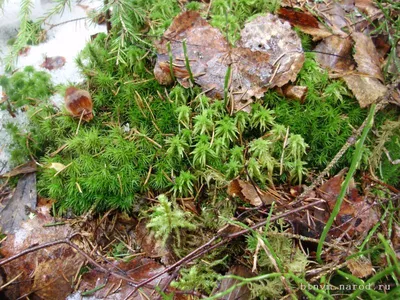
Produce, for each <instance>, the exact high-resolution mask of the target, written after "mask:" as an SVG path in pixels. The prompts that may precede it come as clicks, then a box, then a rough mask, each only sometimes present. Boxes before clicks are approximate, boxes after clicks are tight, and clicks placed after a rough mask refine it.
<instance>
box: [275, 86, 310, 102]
mask: <svg viewBox="0 0 400 300" xmlns="http://www.w3.org/2000/svg"><path fill="white" fill-rule="evenodd" d="M276 91H277V92H278V93H279V94H281V95H283V96H285V97H286V98H288V99H292V100H297V101H299V102H300V103H303V102H304V100H305V99H306V97H307V92H308V87H306V86H299V85H292V84H287V85H285V86H283V87H282V88H277V89H276Z"/></svg>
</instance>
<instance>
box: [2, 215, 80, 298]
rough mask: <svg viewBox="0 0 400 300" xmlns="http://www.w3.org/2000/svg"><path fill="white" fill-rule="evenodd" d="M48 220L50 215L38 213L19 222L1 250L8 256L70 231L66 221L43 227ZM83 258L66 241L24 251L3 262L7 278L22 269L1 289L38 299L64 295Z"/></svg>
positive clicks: (16, 296)
mask: <svg viewBox="0 0 400 300" xmlns="http://www.w3.org/2000/svg"><path fill="white" fill-rule="evenodd" d="M50 222H54V219H53V218H52V217H51V216H50V215H48V214H40V213H38V214H37V215H36V216H35V217H34V218H33V219H28V220H27V221H25V222H22V223H21V224H20V227H19V228H18V230H17V231H16V232H15V233H14V234H12V235H8V236H7V239H6V240H5V241H4V242H3V243H2V248H1V254H2V255H3V256H4V257H5V258H7V257H10V256H12V255H15V254H18V253H20V252H21V251H22V250H25V249H27V248H29V247H31V246H33V245H40V244H44V243H47V242H52V241H56V240H60V239H63V238H65V237H67V236H69V235H70V234H71V233H72V229H71V228H70V227H69V226H68V225H63V226H53V227H43V225H44V224H46V223H50ZM83 260H84V259H83V257H82V256H81V255H79V254H77V253H76V252H75V250H73V249H72V248H70V247H69V246H67V245H56V246H52V247H47V248H45V249H41V250H39V251H35V252H32V253H29V254H27V255H24V256H22V257H20V258H18V259H16V260H14V261H12V262H10V263H8V264H5V265H4V266H3V269H4V272H5V274H6V277H7V278H6V280H7V281H9V280H12V279H13V278H14V277H16V276H17V275H18V274H20V273H22V275H20V277H19V278H18V279H17V281H16V282H15V284H12V285H9V286H8V288H7V289H6V290H5V291H4V292H5V294H6V296H8V298H9V299H17V298H19V297H20V296H22V295H25V294H29V295H30V297H32V298H35V297H36V298H38V299H63V298H65V297H66V296H67V295H68V294H70V293H71V292H72V282H71V280H72V278H73V277H74V276H75V274H76V272H77V270H78V268H79V265H80V263H81V262H83Z"/></svg>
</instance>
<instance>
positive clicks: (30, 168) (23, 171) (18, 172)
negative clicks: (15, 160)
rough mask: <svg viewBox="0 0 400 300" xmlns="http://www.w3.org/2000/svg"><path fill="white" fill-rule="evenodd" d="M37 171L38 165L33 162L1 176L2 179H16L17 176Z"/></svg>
mask: <svg viewBox="0 0 400 300" xmlns="http://www.w3.org/2000/svg"><path fill="white" fill-rule="evenodd" d="M36 171H37V165H36V163H35V162H34V161H33V160H31V161H29V162H27V163H25V164H22V165H19V166H17V167H15V168H14V169H13V170H11V171H10V172H7V173H4V174H1V175H0V178H5V177H14V176H17V175H21V174H28V173H33V172H36Z"/></svg>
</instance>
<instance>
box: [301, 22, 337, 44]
mask: <svg viewBox="0 0 400 300" xmlns="http://www.w3.org/2000/svg"><path fill="white" fill-rule="evenodd" d="M297 27H298V28H299V29H300V30H301V31H302V32H304V33H306V34H309V35H311V36H312V40H313V41H319V40H322V39H324V38H327V37H329V36H332V32H330V31H329V30H328V29H326V28H325V27H323V28H313V27H304V26H300V25H299V26H297Z"/></svg>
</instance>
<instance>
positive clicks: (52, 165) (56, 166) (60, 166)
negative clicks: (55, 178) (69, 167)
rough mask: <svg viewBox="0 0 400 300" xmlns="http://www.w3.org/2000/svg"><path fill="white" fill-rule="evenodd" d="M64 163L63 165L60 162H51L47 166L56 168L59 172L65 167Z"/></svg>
mask: <svg viewBox="0 0 400 300" xmlns="http://www.w3.org/2000/svg"><path fill="white" fill-rule="evenodd" d="M65 167H66V166H65V165H63V164H62V163H51V164H50V165H49V166H48V168H49V169H54V170H56V171H57V172H61V171H62V170H64V169H65Z"/></svg>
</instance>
